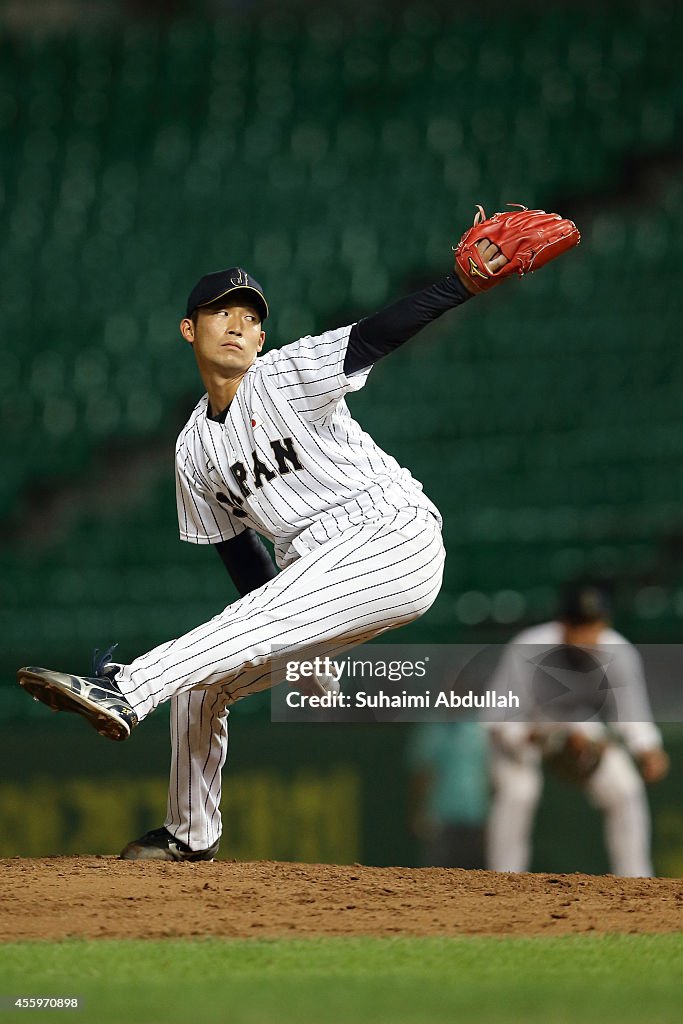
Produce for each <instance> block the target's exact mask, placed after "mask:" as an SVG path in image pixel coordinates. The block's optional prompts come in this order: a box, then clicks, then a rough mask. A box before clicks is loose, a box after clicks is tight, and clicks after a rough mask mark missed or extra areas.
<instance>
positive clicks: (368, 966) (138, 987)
mask: <svg viewBox="0 0 683 1024" xmlns="http://www.w3.org/2000/svg"><path fill="white" fill-rule="evenodd" d="M682 978H683V934H676V935H646V936H642V935H612V936H604V937H595V938H591V937H586V938H583V937H576V938H575V937H567V938H554V939H550V938H549V939H543V938H533V939H489V938H472V939H459V938H458V939H403V938H400V939H311V940H298V941H286V940H273V941H266V940H250V941H226V940H213V939H211V940H208V939H207V940H197V941H171V940H167V941H163V942H143V941H134V942H133V941H131V942H118V941H104V940H103V941H98V942H80V941H68V942H59V943H49V942H21V943H13V944H10V945H5V946H0V996H2V997H4V1003H3V1009H2V1010H0V1024H5V1022H7V1024H9V1022H10V1021H19V1020H21V1021H26V1020H29V1019H30V1020H36V1019H38V1020H45V1019H46V1018H47V1019H54V1018H55V1015H58V1016H59V1019H60V1020H61V1021H66V1020H71V1021H74V1024H85V1022H90V1021H92V1022H93V1024H94V1022H97V1024H100V1022H101V1024H112V1022H119V1021H120V1022H123V1021H130V1022H131V1024H137V1022H145V1024H157V1022H159V1024H180V1022H182V1024H214V1022H219V1021H221V1022H222V1021H226V1022H230V1024H309V1022H310V1024H313V1022H315V1024H317V1022H319V1021H320V1022H325V1024H342V1022H343V1024H350V1022H354V1024H379V1022H387V1024H423V1022H424V1024H426V1022H439V1024H444V1022H447V1021H462V1022H463V1024H469V1022H470V1021H472V1022H475V1024H488V1022H491V1024H493V1022H495V1024H508V1022H510V1024H511V1022H515V1024H522V1022H524V1024H536V1022H538V1024H560V1022H561V1024H570V1022H574V1021H579V1022H581V1024H612V1022H614V1024H617V1022H618V1024H631V1022H633V1024H636V1022H637V1024H643V1022H647V1024H665V1022H671V1024H673V1022H674V1021H675V1022H678V1021H680V1020H681V1006H682V1005H683V982H682V980H681V979H682ZM18 995H26V996H30V995H34V996H39V995H43V996H45V995H55V996H56V995H62V996H79V997H80V998H81V999H82V1000H84V1001H85V1006H84V1008H83V1009H81V1010H78V1011H74V1010H52V1011H35V1010H34V1011H30V1010H13V1009H5V1008H4V1007H6V1006H7V997H8V996H18Z"/></svg>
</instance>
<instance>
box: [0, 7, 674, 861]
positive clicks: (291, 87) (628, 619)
mask: <svg viewBox="0 0 683 1024" xmlns="http://www.w3.org/2000/svg"><path fill="white" fill-rule="evenodd" d="M682 45H683V7H681V5H680V4H679V3H677V2H674V0H672V2H666V0H661V2H658V3H645V2H642V3H638V2H629V0H623V2H613V3H602V4H600V5H589V4H583V3H580V4H576V3H573V4H569V3H550V2H547V0H546V2H544V3H533V2H522V3H518V4H515V5H514V7H511V6H509V5H505V4H502V3H490V4H487V5H486V8H485V11H484V10H482V9H481V8H480V9H479V10H478V11H477V10H475V9H474V8H473V7H472V6H471V5H469V4H464V3H463V4H458V3H452V2H451V3H448V4H446V3H441V2H438V0H434V2H429V0H427V2H420V3H402V2H392V3H391V4H388V3H387V4H363V5H362V6H361V5H355V4H348V3H339V4H329V3H315V4H313V3H309V4H306V3H294V2H285V0H281V2H279V3H277V4H266V3H260V2H257V0H254V2H251V3H250V2H233V3H228V2H221V0H214V2H204V3H192V4H189V3H184V2H182V0H176V2H173V3H162V2H160V0H157V2H151V0H149V2H143V0H136V2H134V0H128V2H123V0H122V2H115V0H109V2H101V3H94V4H93V3H80V2H76V0H56V2H54V3H52V2H47V0H43V2H38V0H21V2H18V0H17V2H6V3H4V4H0V140H1V149H0V161H1V179H0V230H1V237H2V246H1V247H0V309H1V310H2V320H3V327H4V331H3V337H2V341H1V342H0V345H1V352H2V356H1V358H0V413H1V414H2V423H3V428H2V442H3V443H2V455H1V459H2V462H1V470H2V472H1V475H0V523H1V526H2V529H1V530H0V559H1V576H0V590H1V600H2V611H1V614H2V641H3V642H2V648H1V650H0V713H1V715H2V726H1V730H2V732H1V734H0V750H2V760H3V770H2V777H1V778H0V820H4V822H5V825H4V826H3V828H2V829H0V853H3V852H4V853H11V854H13V853H17V854H28V853H40V854H43V853H51V852H60V851H61V850H62V849H65V850H71V851H74V850H78V851H82V852H88V851H92V850H102V851H105V852H113V851H115V850H116V849H117V848H118V846H119V845H121V844H122V843H123V841H125V840H126V839H129V838H131V836H130V835H129V834H128V830H129V829H135V828H139V827H141V826H142V825H144V826H145V827H149V826H151V825H155V824H158V822H159V820H160V818H159V815H160V813H162V811H163V802H164V792H165V772H166V763H167V748H166V743H167V741H166V732H165V730H166V725H165V721H164V715H163V712H161V713H159V715H158V716H157V718H156V720H153V721H151V722H149V723H146V724H145V727H144V730H140V732H139V733H136V734H135V736H134V737H133V739H132V740H131V742H130V744H127V745H126V746H125V747H124V748H123V749H118V748H117V749H115V750H112V749H110V748H108V747H107V746H106V744H104V743H103V741H101V740H99V738H98V737H96V736H95V735H94V734H93V736H92V737H91V736H89V735H84V733H85V730H84V728H83V726H82V724H81V723H80V722H73V723H72V722H69V721H67V722H65V721H63V717H62V718H60V719H59V720H55V721H54V722H53V721H52V719H51V717H50V716H49V714H48V712H47V711H46V709H45V708H44V707H38V706H37V705H36V706H35V707H34V706H33V705H32V704H31V703H30V702H29V701H28V699H27V698H26V697H25V695H24V694H22V693H21V692H20V691H19V689H18V687H16V684H15V682H14V673H15V671H16V668H17V666H18V665H21V664H26V663H31V662H32V663H45V664H49V665H54V666H55V667H67V668H71V669H73V670H80V671H86V670H87V669H88V666H89V658H90V650H91V648H92V647H94V646H100V647H102V646H104V645H106V644H108V643H109V642H110V641H111V640H118V641H119V643H120V648H119V652H118V653H119V654H120V656H121V658H122V660H127V659H132V658H133V657H134V656H135V655H136V654H137V653H140V652H141V651H143V650H145V649H147V648H149V647H151V646H153V645H155V644H157V643H159V642H161V641H162V640H165V639H168V638H169V636H172V635H178V634H179V633H181V632H185V631H186V630H187V629H188V628H190V627H192V626H193V625H195V624H197V623H198V622H200V621H203V620H205V619H207V618H209V617H210V616H212V615H213V614H215V613H216V611H217V610H219V609H220V608H221V607H222V606H223V605H224V604H225V603H226V602H227V601H228V600H231V599H232V598H233V597H234V596H235V594H234V591H233V590H232V587H231V585H230V583H229V580H228V579H227V577H226V575H225V572H224V570H223V568H222V566H221V565H220V563H219V560H218V559H217V558H216V556H215V554H214V553H213V552H212V551H210V550H206V549H205V548H196V547H194V546H191V545H183V544H181V543H180V541H179V540H178V539H177V523H176V518H175V502H174V488H173V444H174V439H175V435H176V433H177V431H178V429H179V428H180V427H181V426H182V424H183V422H184V420H185V418H186V416H187V414H188V413H189V411H190V409H191V408H192V407H193V405H194V404H195V402H196V400H197V398H198V397H199V395H200V393H201V384H200V382H199V379H198V376H197V374H196V370H195V367H194V363H193V360H192V354H191V352H190V351H189V349H188V347H187V346H186V345H184V344H183V343H182V341H181V340H180V338H179V335H178V330H177V324H178V321H179V319H180V317H181V315H182V310H183V308H184V302H185V298H186V295H187V293H188V291H189V289H190V288H191V286H192V285H193V283H194V282H195V280H196V279H197V278H198V277H199V276H201V275H202V274H203V273H206V272H209V271H212V270H216V269H219V268H221V267H224V266H230V265H235V264H241V265H244V266H246V267H248V268H249V270H250V271H251V272H253V273H254V275H255V276H256V277H257V278H258V279H259V280H260V281H262V282H263V284H264V285H265V288H266V291H267V294H268V297H269V301H270V304H271V309H272V310H273V314H274V315H273V317H272V321H269V322H268V344H269V345H275V346H277V345H280V344H283V343H285V342H287V341H289V340H292V339H294V338H296V337H299V336H301V335H302V334H308V333H316V332H317V331H320V330H323V329H326V328H329V327H331V326H335V325H339V324H342V323H349V322H352V321H354V320H356V319H357V318H358V317H360V316H362V315H364V314H366V313H369V312H372V311H374V310H375V309H377V308H379V307H380V306H381V305H383V304H384V303H386V302H388V301H390V300H391V299H392V298H393V297H398V296H400V295H401V294H403V293H405V292H407V291H409V290H412V289H414V288H416V287H419V286H420V285H422V284H425V283H428V282H429V281H431V280H434V279H436V278H438V277H439V276H441V275H443V274H445V273H447V272H448V271H449V269H450V266H451V251H450V250H451V245H453V244H455V242H456V241H457V239H458V238H459V236H460V234H461V233H462V231H463V230H464V228H465V227H466V226H467V225H468V224H469V223H470V221H471V218H472V216H473V213H474V205H475V204H476V203H482V204H483V205H484V206H485V207H486V209H487V211H489V212H493V211H494V209H497V208H501V207H502V205H503V204H504V203H505V202H523V203H525V204H527V205H529V206H532V207H543V208H546V209H551V208H552V209H559V210H560V211H561V212H562V213H563V214H564V215H566V216H570V217H573V218H574V219H575V220H576V221H577V223H578V224H579V226H580V228H581V230H582V235H583V241H582V245H581V247H580V248H579V249H578V250H577V251H575V252H573V253H572V254H571V255H570V256H568V257H567V258H566V259H564V260H562V261H559V262H558V263H557V264H552V265H551V266H549V267H548V268H547V269H545V270H544V271H543V273H542V274H540V275H539V276H538V277H532V278H529V279H528V280H525V281H524V282H523V283H522V284H521V285H519V286H517V285H512V284H511V285H507V286H506V287H505V288H503V289H500V291H496V293H495V294H494V295H492V296H484V297H483V298H481V299H479V300H477V301H476V302H473V303H471V304H469V305H468V306H467V307H466V308H464V309H463V310H461V311H458V312H457V313H455V314H452V315H451V316H447V317H446V318H444V319H443V320H442V321H439V322H438V323H437V324H435V325H433V326H432V327H431V328H429V330H428V331H426V332H425V333H424V335H422V336H421V337H420V338H419V339H417V340H416V341H415V342H413V343H412V344H411V345H409V346H407V347H406V348H404V349H403V350H401V352H399V353H398V354H396V355H395V356H392V358H391V359H388V360H386V361H385V362H384V363H381V364H380V365H379V366H377V367H376V369H375V370H374V371H373V375H372V378H371V386H370V387H369V388H367V389H366V390H365V391H364V392H362V393H360V394H359V395H358V396H354V397H353V398H352V400H351V403H350V404H351V407H352V412H353V414H354V415H355V416H356V417H357V418H358V419H359V420H360V421H361V423H362V424H363V425H364V426H365V427H366V428H367V429H368V430H369V431H370V432H371V433H372V434H373V436H374V437H375V438H376V440H377V441H378V443H380V444H381V445H382V446H383V447H385V448H387V449H388V450H389V451H391V452H392V453H393V454H395V455H396V456H397V458H398V459H399V460H400V461H401V462H403V463H404V464H406V465H408V466H409V467H410V468H411V469H412V470H413V472H414V473H415V475H416V476H417V477H418V478H419V479H421V480H422V481H423V483H424V486H425V490H426V492H427V493H428V494H429V495H430V496H431V497H432V498H433V499H434V500H435V501H436V502H437V504H438V505H439V506H440V508H441V509H442V511H443V513H444V519H445V539H446V544H447V549H448V553H449V557H448V562H447V572H446V579H445V583H444V589H443V592H442V594H441V596H440V598H439V600H438V601H437V603H436V605H435V606H434V608H433V609H432V610H431V612H430V613H429V615H428V616H427V617H426V618H425V619H424V620H422V621H421V622H420V623H417V624H415V625H414V626H412V627H410V628H409V630H405V631H403V634H402V637H401V639H402V642H407V641H410V640H412V641H415V642H418V641H428V642H434V643H449V642H458V641H468V642H469V641H472V640H476V641H479V640H481V641H488V640H493V641H500V642H503V641H506V640H507V639H509V638H510V636H511V635H512V634H513V633H515V632H516V631H518V630H519V629H520V628H521V627H522V626H524V625H527V624H529V623H531V622H537V621H541V620H542V619H544V618H548V617H550V616H551V615H552V613H553V607H554V600H555V594H556V589H557V587H558V585H560V584H561V583H562V582H564V581H566V580H567V579H570V578H573V577H575V576H577V575H579V574H581V573H584V572H588V573H591V574H593V575H597V576H599V577H600V578H602V579H604V580H606V581H608V582H609V583H610V584H611V585H612V586H613V590H614V594H615V602H616V620H615V625H616V626H617V628H618V629H620V630H621V631H622V632H624V633H625V634H626V635H627V636H628V637H629V638H630V639H632V640H634V641H637V642H640V643H645V642H677V641H678V639H679V636H680V632H681V623H682V622H683V558H682V555H683V505H682V502H681V499H682V497H683V472H682V470H683V457H682V451H683V411H682V407H681V400H680V394H681V386H682V384H683V354H682V353H681V346H680V318H681V307H682V305H683V303H682V300H681V279H680V267H679V265H678V263H679V261H678V259H677V256H676V253H677V252H678V251H679V249H680V236H681V229H682V227H683V182H682V179H681V169H682V168H683V132H682V128H683V124H682V118H681V110H682V109H683V78H682V76H681V74H680V52H681V46H682ZM267 718H268V710H267V700H265V698H264V699H259V698H252V699H251V700H250V701H247V702H245V704H244V705H243V706H240V707H238V708H236V709H235V712H234V714H233V718H232V721H233V734H232V735H233V750H232V753H231V757H230V761H229V766H228V768H227V769H226V785H225V792H226V796H225V798H224V810H225V812H226V815H227V817H228V819H229V820H232V821H233V822H234V823H235V824H234V826H233V827H232V831H231V835H230V836H229V837H227V844H226V849H225V853H226V855H232V856H282V857H286V856H292V857H302V858H303V857H309V858H310V859H326V858H327V859H330V860H335V859H336V860H340V859H348V860H354V859H366V860H371V861H374V862H378V863H381V862H385V863H386V862H391V861H392V860H394V861H403V862H409V860H410V858H411V856H412V854H411V843H410V839H409V837H408V836H407V833H406V830H405V820H406V814H405V813H404V812H405V807H404V803H405V801H404V785H403V782H404V777H403V773H404V767H403V749H404V744H405V738H406V737H405V734H404V731H403V730H402V729H401V728H400V727H392V728H388V727H384V728H381V727H379V726H378V727H376V728H375V729H374V730H370V731H369V732H368V731H367V730H363V729H361V728H360V727H358V728H356V727H344V728H342V729H340V730H334V729H332V727H329V726H328V727H325V729H324V730H323V731H324V734H325V735H324V737H322V736H319V735H317V733H318V732H319V731H320V730H315V729H312V728H309V729H305V728H304V729H302V730H300V731H299V732H297V733H296V734H295V733H294V732H293V731H292V730H293V727H289V726H271V725H270V724H269V723H268V721H267ZM313 734H316V735H313ZM668 741H669V743H670V745H672V749H675V745H676V743H677V742H678V743H680V741H679V739H678V733H677V731H676V729H672V728H670V730H669V734H668ZM679 749H680V748H679ZM681 753H683V749H681ZM380 763H381V764H383V765H385V767H384V768H382V769H380V768H378V764H380ZM679 763H680V758H679ZM682 777H683V769H682V768H680V767H679V766H678V765H677V763H676V757H675V756H674V773H673V775H672V778H671V779H670V780H669V782H668V783H667V784H665V785H664V786H663V787H661V788H660V789H659V790H657V791H656V792H655V793H654V795H653V799H654V802H655V810H656V820H655V825H656V847H655V852H656V855H657V856H658V857H659V860H658V867H659V870H661V871H663V872H665V873H677V872H678V871H679V869H680V871H681V872H683V855H681V853H680V852H679V851H680V848H681V844H682V843H683V809H681V808H680V801H679V799H678V796H677V792H680V781H681V778H682ZM103 786H104V790H103V788H102V787H103ZM278 787H279V789H278ZM104 792H106V793H108V794H109V796H108V797H107V799H106V800H105V799H104V797H103V793H104ZM325 794H327V795H325ZM558 801H559V803H561V804H562V806H563V808H564V811H563V820H567V815H569V818H570V819H571V820H572V821H574V822H576V827H575V828H574V829H572V830H571V831H572V833H573V834H574V833H575V834H576V835H578V834H581V835H583V834H584V832H585V835H586V836H587V837H588V838H586V841H585V842H586V844H587V845H586V848H585V849H580V850H578V851H576V852H574V851H573V850H572V849H571V846H572V843H571V841H569V840H568V841H567V844H565V846H563V847H562V848H559V849H558V848H556V847H555V846H554V845H553V843H552V841H551V840H550V839H549V840H548V842H547V843H546V842H545V841H544V840H543V839H541V841H540V842H539V844H538V847H537V849H538V850H539V851H540V853H538V854H537V859H538V857H540V860H539V863H538V865H537V866H540V867H551V868H553V869H556V870H557V869H560V868H562V867H565V869H572V868H574V867H578V866H581V867H591V866H592V867H594V868H595V869H596V870H597V869H600V865H601V861H600V856H601V853H600V847H599V840H598V838H596V835H597V834H596V833H595V822H594V820H593V819H592V818H591V817H590V812H588V811H586V810H585V808H582V807H580V806H579V805H578V803H577V806H576V807H573V805H572V797H571V795H566V796H562V797H561V798H559V797H556V798H555V799H548V800H547V801H546V813H547V815H549V816H550V817H548V819H547V820H548V824H547V826H544V825H543V816H542V820H541V822H540V823H539V829H540V833H541V836H542V835H544V834H547V835H548V836H552V833H553V830H554V825H553V820H552V815H553V813H554V809H555V808H557V806H558ZM283 806H285V807H287V808H289V811H288V814H287V815H286V816H284V817H285V819H286V820H287V821H288V822H290V825H289V826H287V828H284V826H282V824H279V825H278V823H277V821H278V818H282V817H283V815H282V808H283ZM105 807H106V812H105V810H104V809H103V808H105ZM96 808H100V812H99V815H97V814H96V813H95V809H96ZM330 808H333V809H335V808H336V811H333V812H332V813H331V812H330ZM326 815H327V817H326ZM582 815H584V816H585V815H587V817H582ZM340 820H341V821H343V822H345V823H346V825H345V826H344V827H340V825H339V822H340ZM98 823H99V824H98ZM544 827H545V828H546V832H545V833H544V831H543V829H544ZM283 828H284V831H283ZM98 829H99V832H98ZM591 836H592V837H593V838H591ZM658 851H659V852H658Z"/></svg>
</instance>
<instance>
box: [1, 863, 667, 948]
mask: <svg viewBox="0 0 683 1024" xmlns="http://www.w3.org/2000/svg"><path fill="white" fill-rule="evenodd" d="M0 871H1V873H2V879H3V888H4V892H3V899H2V900H1V901H0V941H3V942H9V941H15V940H19V939H65V938H68V937H71V938H73V937H79V938H108V939H112V938H116V939H129V938H130V939H133V938H146V939H158V938H163V937H169V938H170V937H173V938H186V937H191V936H192V937H198V936H209V935H212V936H224V937H227V938H245V937H247V938H248V937H250V936H268V937H273V936H283V935H289V936H298V937H304V936H315V935H441V936H445V935H566V934H580V933H587V932H589V933H593V934H597V933H604V932H670V931H681V930H683V879H669V878H614V877H613V876H611V875H606V876H593V875H579V874H574V875H540V874H539V875H530V874H529V875H509V874H496V873H494V872H491V871H461V870H457V869H444V868H421V869H418V868H369V867H362V866H360V865H353V866H338V865H328V864H281V863H276V862H272V861H257V862H253V863H250V862H239V863H237V862H231V861H217V862H216V863H214V864H167V863H155V862H147V863H140V862H137V863H132V862H124V861H119V860H116V859H114V858H113V857H50V858H47V859H43V860H31V859H23V858H19V857H17V858H11V859H7V860H0Z"/></svg>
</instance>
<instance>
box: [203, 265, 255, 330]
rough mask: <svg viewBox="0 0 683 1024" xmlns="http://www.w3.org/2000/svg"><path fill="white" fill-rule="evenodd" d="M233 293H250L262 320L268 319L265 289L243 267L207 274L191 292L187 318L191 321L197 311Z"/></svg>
mask: <svg viewBox="0 0 683 1024" xmlns="http://www.w3.org/2000/svg"><path fill="white" fill-rule="evenodd" d="M232 292H249V293H250V294H249V296H248V299H249V302H250V303H251V304H252V305H253V306H254V307H255V308H256V309H258V311H259V313H260V314H261V320H265V319H266V317H267V316H268V303H267V302H266V297H265V295H264V294H263V288H262V287H261V285H260V284H259V283H258V281H256V280H255V279H254V278H253V277H251V275H250V274H248V273H247V272H246V270H243V269H242V267H230V269H229V270H218V271H216V273H215V274H205V275H204V277H202V278H201V280H200V281H197V283H196V285H195V286H194V288H193V289H192V291H191V292H190V295H189V298H188V300H187V310H186V312H185V316H186V317H187V318H188V319H189V318H190V317H191V316H192V314H193V313H194V311H195V309H199V308H200V306H210V305H211V304H212V303H213V302H217V301H218V300H219V299H222V298H224V297H225V296H226V295H230V294H231V293H232Z"/></svg>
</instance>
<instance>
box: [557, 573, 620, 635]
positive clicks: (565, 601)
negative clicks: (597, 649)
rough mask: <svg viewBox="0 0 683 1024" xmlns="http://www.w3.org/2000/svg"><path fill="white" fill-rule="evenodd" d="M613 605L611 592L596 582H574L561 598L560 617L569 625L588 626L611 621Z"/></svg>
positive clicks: (561, 620)
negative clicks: (610, 596)
mask: <svg viewBox="0 0 683 1024" xmlns="http://www.w3.org/2000/svg"><path fill="white" fill-rule="evenodd" d="M611 617H612V606H611V602H610V598H609V594H608V593H607V591H606V590H605V588H604V587H602V586H599V585H598V584H596V583H590V582H584V583H572V584H570V585H569V586H567V587H566V588H565V590H564V592H563V594H562V597H561V599H560V608H559V614H558V618H559V620H560V622H564V623H565V624H566V625H568V626H588V625H592V624H594V623H598V622H609V621H610V619H611Z"/></svg>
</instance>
